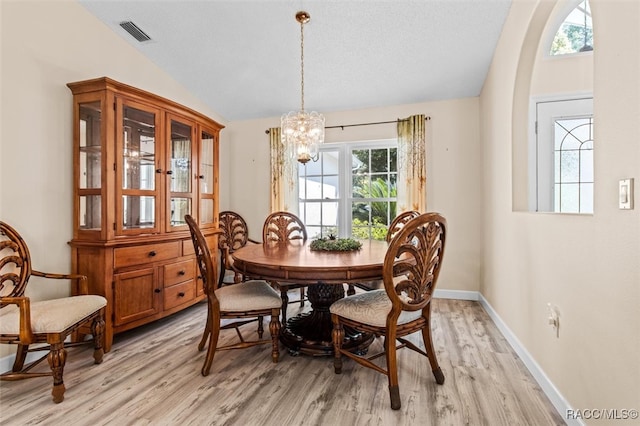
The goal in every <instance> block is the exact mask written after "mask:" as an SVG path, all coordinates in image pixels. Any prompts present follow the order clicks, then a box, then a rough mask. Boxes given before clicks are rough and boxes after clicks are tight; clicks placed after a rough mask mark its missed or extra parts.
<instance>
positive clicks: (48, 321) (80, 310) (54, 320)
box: [0, 291, 280, 334]
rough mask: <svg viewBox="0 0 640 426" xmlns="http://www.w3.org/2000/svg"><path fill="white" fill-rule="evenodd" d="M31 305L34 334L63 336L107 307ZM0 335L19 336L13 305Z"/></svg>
mask: <svg viewBox="0 0 640 426" xmlns="http://www.w3.org/2000/svg"><path fill="white" fill-rule="evenodd" d="M274 293H275V291H274ZM276 296H277V298H278V303H280V296H279V295H278V294H277V293H276ZM30 305H31V330H32V331H33V332H34V333H62V332H63V331H64V330H67V329H68V328H69V327H71V326H73V325H74V324H77V323H79V322H82V321H83V320H84V319H85V318H87V317H88V316H90V315H91V314H93V313H94V312H96V311H98V310H100V309H102V308H104V307H105V306H107V299H105V298H104V297H102V296H97V295H86V296H73V297H65V298H63V299H52V300H43V301H40V302H31V304H30ZM0 333H2V334H20V309H19V308H18V307H17V306H16V305H12V306H7V307H6V308H4V309H2V310H1V311H0Z"/></svg>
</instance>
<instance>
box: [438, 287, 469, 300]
mask: <svg viewBox="0 0 640 426" xmlns="http://www.w3.org/2000/svg"><path fill="white" fill-rule="evenodd" d="M433 297H435V298H436V299H457V300H480V293H478V292H477V291H468V290H445V289H439V288H437V289H436V291H434V292H433Z"/></svg>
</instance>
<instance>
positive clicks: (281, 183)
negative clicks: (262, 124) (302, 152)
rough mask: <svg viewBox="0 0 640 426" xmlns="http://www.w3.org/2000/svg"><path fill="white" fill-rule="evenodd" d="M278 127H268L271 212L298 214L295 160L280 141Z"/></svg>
mask: <svg viewBox="0 0 640 426" xmlns="http://www.w3.org/2000/svg"><path fill="white" fill-rule="evenodd" d="M281 135H282V134H281V131H280V128H279V127H272V128H270V129H269V145H270V152H271V155H270V157H271V191H270V192H271V196H270V201H271V203H270V204H271V213H273V212H277V211H286V212H291V213H294V214H296V215H297V214H298V168H297V164H296V160H295V158H294V157H293V155H291V152H289V148H287V145H286V144H284V143H282V137H281Z"/></svg>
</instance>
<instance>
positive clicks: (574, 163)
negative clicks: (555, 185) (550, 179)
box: [559, 151, 580, 183]
mask: <svg viewBox="0 0 640 426" xmlns="http://www.w3.org/2000/svg"><path fill="white" fill-rule="evenodd" d="M579 160H580V159H579V151H562V152H561V153H560V179H559V182H562V183H568V182H578V180H579V178H580V174H579V170H578V166H579V164H580V162H579Z"/></svg>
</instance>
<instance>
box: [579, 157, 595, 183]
mask: <svg viewBox="0 0 640 426" xmlns="http://www.w3.org/2000/svg"><path fill="white" fill-rule="evenodd" d="M580 181H581V182H593V151H592V150H582V151H580Z"/></svg>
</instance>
